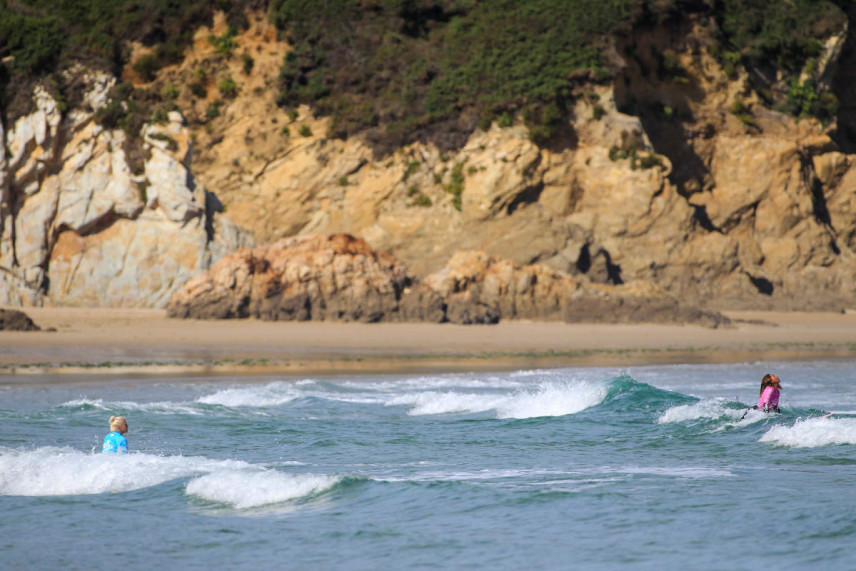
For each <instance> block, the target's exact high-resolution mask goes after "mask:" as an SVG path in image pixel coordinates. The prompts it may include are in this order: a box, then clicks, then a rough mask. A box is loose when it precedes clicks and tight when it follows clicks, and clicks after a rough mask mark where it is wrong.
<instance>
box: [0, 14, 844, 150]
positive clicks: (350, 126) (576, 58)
mask: <svg viewBox="0 0 856 571" xmlns="http://www.w3.org/2000/svg"><path fill="white" fill-rule="evenodd" d="M852 5H853V1H852V0H788V1H787V2H784V1H781V0H527V1H525V2H521V1H519V0H183V1H180V2H179V1H176V0H3V1H2V2H0V59H4V58H8V57H9V56H11V58H10V59H7V61H6V63H2V64H0V113H2V114H3V118H4V121H6V122H7V124H8V119H9V118H10V117H11V118H13V119H14V118H15V117H17V116H19V115H21V114H23V113H25V112H28V111H29V109H27V106H28V105H31V102H30V93H31V89H32V84H33V82H35V81H37V80H42V79H45V78H49V81H48V82H47V84H48V86H49V89H50V90H51V92H52V94H53V95H54V97H56V98H57V100H58V101H60V103H61V104H62V105H63V106H66V107H71V106H74V105H75V104H76V103H77V102H78V98H79V96H80V95H81V94H80V93H79V89H76V88H75V85H74V81H73V80H72V81H71V82H69V81H67V80H66V79H64V78H63V77H62V76H61V75H60V74H57V73H56V72H57V71H61V70H63V69H66V68H68V67H69V66H70V65H71V64H72V63H75V62H78V61H80V62H83V63H86V64H87V65H89V66H90V67H95V68H100V69H109V70H111V71H113V72H114V73H116V74H117V75H118V74H119V73H120V72H121V71H122V70H123V69H124V68H125V67H126V66H132V68H133V70H134V71H135V73H136V74H137V75H138V76H140V77H142V78H143V79H152V78H153V77H154V76H155V75H156V74H157V73H158V71H159V70H160V68H161V67H163V66H164V65H167V64H170V63H175V62H177V61H179V60H181V58H182V57H183V53H184V49H185V47H186V46H187V45H188V44H189V42H190V41H191V38H192V35H193V33H194V32H195V31H196V30H197V29H198V28H199V26H202V25H210V24H211V20H212V15H213V13H214V11H216V10H222V11H224V12H226V14H227V20H228V23H229V25H230V29H232V30H235V29H239V28H242V27H244V26H245V24H246V20H245V18H246V15H247V11H248V10H249V9H257V10H268V12H269V14H270V17H271V19H272V21H273V22H274V23H275V24H276V25H277V27H278V28H279V29H280V30H281V32H282V33H283V35H284V37H286V38H287V39H288V40H289V41H290V43H291V44H292V46H293V48H294V49H293V50H292V51H290V52H289V53H288V55H287V57H286V60H285V62H284V64H283V67H282V70H281V74H280V78H279V82H280V93H279V96H278V101H279V103H280V104H281V105H283V106H285V107H286V108H291V107H293V106H295V105H297V104H300V103H308V104H310V105H311V106H312V107H313V108H314V109H315V110H316V112H317V113H320V114H324V115H328V116H330V117H331V118H332V126H331V129H330V133H329V135H332V136H337V137H347V136H349V135H352V134H355V133H365V134H367V139H368V141H369V142H370V143H373V144H374V145H375V147H376V149H378V150H379V151H382V152H384V151H389V150H392V149H394V148H396V147H398V146H400V145H401V144H404V143H408V142H411V141H413V140H429V139H430V140H432V141H434V142H435V143H437V144H438V145H439V146H440V147H441V148H443V149H452V148H457V147H459V146H460V145H461V144H462V143H463V142H464V141H465V140H466V138H467V136H468V135H469V134H470V133H471V132H472V130H473V129H475V128H476V127H477V126H479V125H481V126H483V127H484V126H487V125H489V124H490V123H491V121H492V120H494V119H495V120H497V121H499V122H504V123H509V122H510V121H511V118H512V117H514V116H520V117H522V118H523V119H524V121H525V122H526V124H527V126H528V127H529V130H530V133H531V136H532V138H533V140H534V141H536V142H537V143H539V144H548V143H550V142H551V140H553V139H554V138H555V137H557V136H558V135H560V134H561V133H560V126H561V124H562V122H563V121H562V119H563V118H565V117H566V116H567V110H568V108H569V106H570V103H571V99H572V97H573V92H574V90H575V88H576V87H578V86H580V85H581V84H585V83H590V82H596V81H610V80H612V78H613V76H614V75H615V74H616V73H620V70H619V68H618V67H617V65H616V64H617V63H618V62H616V61H610V60H609V58H608V57H607V55H606V54H608V53H609V50H608V49H606V48H607V46H608V45H610V44H611V43H612V42H613V41H614V39H615V37H616V36H618V35H628V34H633V33H634V30H636V29H639V28H651V27H662V29H663V30H670V33H671V32H674V31H675V30H678V29H680V26H678V25H676V24H677V23H679V22H681V21H686V19H687V18H690V17H694V18H696V19H697V20H698V21H702V22H713V23H714V28H715V29H714V33H713V36H714V37H715V38H716V40H717V42H716V43H717V47H716V50H715V51H716V55H717V56H718V57H719V58H720V61H721V62H722V63H723V65H724V66H726V68H731V69H736V68H739V67H744V68H745V69H747V70H748V71H750V76H751V77H752V78H753V82H754V87H755V89H756V90H757V91H758V92H759V93H760V94H761V95H762V97H765V99H766V101H767V103H768V105H770V106H771V107H774V106H779V107H781V108H782V109H783V110H785V111H788V112H790V113H793V114H794V115H802V116H824V117H827V118H830V117H832V116H834V114H835V113H836V111H837V102H836V101H834V98H830V97H829V96H828V94H824V93H823V92H822V91H821V90H820V88H819V87H818V85H817V84H816V83H812V82H799V81H798V80H797V78H798V77H799V74H800V72H801V71H802V70H805V69H808V70H810V69H811V68H812V66H813V65H817V60H818V57H819V55H820V54H821V51H822V48H823V45H822V41H823V40H824V39H825V38H827V37H828V36H829V35H830V34H832V33H835V32H837V31H839V30H841V29H842V27H843V24H844V23H845V22H846V21H847V19H848V16H847V13H848V11H853V10H852V9H851V7H852ZM230 40H231V36H230V35H229V34H228V33H227V34H226V35H225V36H221V37H219V38H217V37H212V38H211V41H212V43H214V44H215V45H216V46H218V48H220V49H221V51H222V53H223V55H224V57H228V56H229V54H231V48H230ZM129 41H137V42H141V43H142V44H143V45H145V46H148V47H150V48H151V49H152V52H151V55H148V56H145V57H144V58H139V59H138V60H137V61H134V62H132V61H130V59H129V56H130V50H129V44H128V42H129ZM245 64H246V65H249V64H247V62H245ZM765 78H783V79H781V81H784V82H785V83H784V84H785V85H786V88H785V89H779V90H778V92H776V91H775V90H772V89H769V88H770V83H771V81H774V80H775V81H780V80H776V79H774V80H770V79H765ZM194 87H195V90H193V89H192V91H194V93H199V92H200V91H201V90H200V89H199V88H200V87H201V86H194ZM226 87H227V88H228V87H229V86H226ZM123 93H125V94H126V95H128V96H129V97H132V98H133V99H134V101H133V103H134V104H135V105H136V107H137V108H139V109H146V110H148V108H149V107H152V105H153V104H152V99H153V98H154V99H157V97H155V96H152V95H150V94H146V93H140V92H138V91H134V90H130V89H127V88H126V89H124V91H123ZM117 95H118V94H117ZM224 96H225V95H224ZM120 103H121V102H119V103H117V105H119V104H120ZM121 107H122V108H123V109H124V108H126V107H128V105H127V102H126V104H125V105H122V106H121ZM121 114H122V113H121V112H120V110H119V109H114V110H112V111H111V112H108V113H106V114H104V117H105V118H106V121H107V123H110V122H111V121H112V122H113V123H116V124H118V123H123V124H127V125H130V126H136V125H137V124H139V122H140V121H139V118H136V119H135V118H133V117H121V116H120V115H121Z"/></svg>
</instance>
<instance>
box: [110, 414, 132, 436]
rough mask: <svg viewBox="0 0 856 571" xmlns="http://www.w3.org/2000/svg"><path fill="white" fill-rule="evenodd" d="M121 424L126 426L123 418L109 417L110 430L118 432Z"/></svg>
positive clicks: (126, 422)
mask: <svg viewBox="0 0 856 571" xmlns="http://www.w3.org/2000/svg"><path fill="white" fill-rule="evenodd" d="M123 424H128V421H127V420H125V417H124V416H111V417H110V430H114V431H116V432H119V428H120V427H121V426H122V425H123Z"/></svg>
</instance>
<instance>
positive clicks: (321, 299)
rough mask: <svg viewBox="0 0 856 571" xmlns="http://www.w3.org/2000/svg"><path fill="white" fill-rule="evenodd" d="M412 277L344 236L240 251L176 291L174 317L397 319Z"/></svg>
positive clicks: (296, 240)
mask: <svg viewBox="0 0 856 571" xmlns="http://www.w3.org/2000/svg"><path fill="white" fill-rule="evenodd" d="M408 281H409V277H408V275H407V273H406V271H405V270H404V268H403V267H402V266H401V265H400V264H399V263H398V261H397V260H395V259H394V258H393V257H392V256H390V255H388V254H383V253H378V252H375V251H373V250H372V249H371V248H370V247H369V246H368V244H367V243H366V242H365V241H364V240H360V239H357V238H354V237H352V236H348V235H344V234H340V235H334V236H329V237H308V238H287V239H285V240H280V241H278V242H276V243H274V244H271V245H270V246H263V247H258V248H255V249H253V250H241V251H239V252H236V253H235V254H232V255H229V256H226V257H225V258H224V259H222V260H220V261H219V262H218V263H217V264H215V265H214V267H212V268H211V270H210V271H208V272H206V273H204V274H200V275H198V276H196V277H194V278H193V279H191V280H190V281H189V282H188V283H187V284H186V285H185V286H184V287H183V288H182V289H181V290H179V291H177V292H176V293H175V295H174V296H173V297H172V300H171V301H170V303H169V306H168V308H167V311H168V313H169V315H170V316H172V317H195V318H202V319H206V318H220V319H224V318H234V317H250V316H252V317H257V318H260V319H265V320H270V321H277V320H283V321H307V320H316V321H330V320H332V321H362V322H375V321H395V320H397V312H398V300H399V298H400V297H401V293H402V291H403V290H404V288H405V287H406V286H407V284H408Z"/></svg>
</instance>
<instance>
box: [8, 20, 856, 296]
mask: <svg viewBox="0 0 856 571" xmlns="http://www.w3.org/2000/svg"><path fill="white" fill-rule="evenodd" d="M224 31H225V24H224V23H223V21H222V19H218V20H216V21H215V26H214V29H213V30H206V29H203V30H200V31H199V32H198V33H197V41H196V43H195V45H194V48H193V50H192V51H191V53H189V54H188V55H187V57H186V58H185V61H184V63H182V64H181V65H180V66H173V67H171V68H166V69H164V70H162V71H161V72H160V75H159V77H158V79H156V80H155V82H154V83H151V84H147V85H148V87H150V88H161V87H162V86H163V85H166V84H169V85H176V86H186V85H188V84H190V83H192V82H193V81H195V80H199V76H200V74H199V72H198V70H199V69H205V70H208V71H207V72H206V74H205V78H204V79H203V80H202V81H204V82H207V83H206V86H207V91H206V94H205V95H204V96H199V94H196V95H192V94H191V93H190V92H189V90H187V89H182V90H181V93H180V94H179V95H178V97H177V98H176V100H175V102H176V104H177V106H178V108H180V109H181V113H180V114H179V113H172V114H170V116H169V120H168V121H167V122H166V123H164V124H162V125H154V126H149V127H146V128H145V130H144V132H143V133H142V134H141V136H142V137H143V138H144V141H145V149H146V153H145V155H146V158H145V161H144V168H143V169H142V170H139V169H138V172H134V169H133V167H131V166H129V159H128V153H126V151H125V150H124V149H126V148H127V144H126V141H125V135H124V134H123V133H122V132H120V131H110V130H104V129H102V128H101V127H99V126H98V125H97V124H96V123H95V121H94V119H93V110H94V109H98V108H99V107H100V106H103V105H105V104H106V91H107V88H108V87H109V85H110V84H111V82H112V81H115V79H114V78H110V77H106V76H100V75H97V74H93V77H92V79H91V81H89V82H88V83H89V84H90V85H91V89H90V91H89V92H88V93H90V95H89V96H88V98H87V101H88V104H87V108H85V109H74V110H71V111H70V112H68V113H66V114H65V115H62V114H60V113H59V112H58V111H57V110H56V104H55V102H53V100H52V99H51V98H50V97H49V96H47V95H46V93H44V92H43V91H37V92H36V93H35V94H34V98H35V100H36V103H37V107H38V111H36V112H35V113H33V114H31V115H29V116H26V117H22V118H20V119H18V120H17V121H16V122H15V123H14V124H13V125H7V126H6V129H7V130H6V133H5V138H6V141H7V149H8V150H7V153H6V156H5V157H3V158H0V192H2V193H3V194H2V196H3V200H2V205H0V236H2V241H0V267H2V269H3V270H4V271H0V302H4V303H17V304H28V303H41V302H42V301H43V300H44V299H45V296H47V298H49V299H50V300H51V301H53V302H55V303H64V304H82V305H134V306H163V305H165V304H166V302H167V301H168V299H169V296H170V295H171V293H172V292H173V291H175V290H176V289H177V288H178V287H179V286H181V285H182V284H183V283H184V282H185V281H187V279H189V278H190V277H191V276H193V275H195V274H198V273H200V272H201V271H202V270H204V269H206V268H207V267H209V266H210V265H211V263H212V262H213V261H214V260H216V259H218V258H220V257H222V256H223V255H224V254H225V253H226V252H229V251H231V250H234V249H235V248H237V247H238V246H240V245H249V244H250V243H251V240H254V241H255V242H257V243H268V242H274V241H275V240H278V239H280V238H285V237H293V236H309V235H326V234H334V233H343V232H345V233H349V234H353V235H355V236H358V237H361V238H363V239H365V240H366V241H367V242H368V244H369V245H370V246H371V247H372V248H374V249H377V250H383V251H387V252H390V253H392V254H393V255H394V256H395V257H396V258H397V259H398V260H400V261H401V262H403V263H404V264H405V265H406V266H407V268H408V270H409V271H410V272H412V274H413V275H414V276H415V277H416V278H424V277H426V276H428V275H429V274H432V273H434V272H437V271H438V270H440V269H441V268H442V267H443V266H444V265H445V264H446V263H447V262H448V261H449V259H450V258H451V257H452V256H453V255H454V254H455V253H457V252H459V251H463V250H478V251H483V252H486V253H487V254H488V255H492V256H497V257H499V258H503V259H507V260H509V261H510V262H511V263H514V264H517V265H526V264H532V263H537V264H543V265H546V266H548V267H549V268H550V269H551V270H555V271H560V272H563V273H567V274H569V275H573V276H575V278H576V279H579V280H582V281H584V282H595V283H604V284H630V283H633V282H636V281H640V280H644V281H648V282H653V283H655V284H657V285H658V286H659V287H660V288H661V289H662V290H664V291H666V292H668V293H670V294H672V295H674V296H676V297H679V298H681V299H682V300H685V301H688V302H691V303H695V304H699V305H703V306H707V307H711V308H724V307H731V308H734V307H742V308H749V307H754V308H770V307H777V308H792V309H833V308H836V309H837V308H842V307H846V306H849V305H850V304H851V303H852V298H853V295H852V292H853V286H854V283H853V282H854V275H856V274H854V270H856V259H854V252H856V219H854V216H853V212H854V208H856V193H854V191H856V168H854V161H856V159H854V155H851V154H848V153H847V152H846V151H847V149H844V148H841V147H839V146H838V145H837V144H836V143H835V142H834V140H833V138H832V137H831V136H830V135H831V134H833V133H834V131H835V127H836V126H835V125H834V124H832V125H827V126H823V125H821V124H820V123H818V122H817V121H816V120H808V119H802V120H797V119H794V118H792V117H789V116H786V115H784V114H780V113H776V112H773V111H769V110H767V109H765V108H764V107H763V106H762V105H761V103H760V102H759V101H758V100H757V98H756V96H754V95H753V94H752V93H751V92H750V91H748V90H747V89H746V87H745V85H746V82H745V78H744V77H740V76H739V75H738V76H737V77H728V76H727V75H726V73H725V72H724V71H723V70H722V69H721V68H720V66H719V65H718V64H717V63H716V61H715V60H714V59H713V58H711V57H710V56H709V54H708V51H707V49H706V47H705V37H704V32H703V31H701V30H689V31H686V30H685V31H683V32H682V34H681V35H680V36H679V37H672V36H670V35H669V33H666V32H664V31H662V30H661V31H652V32H650V33H647V34H641V35H637V36H636V37H634V38H633V39H632V42H629V43H628V45H625V46H619V49H618V50H617V51H616V53H615V54H613V56H614V57H615V58H617V59H620V60H621V61H622V66H623V67H622V72H621V73H620V74H619V76H618V77H617V79H616V81H615V83H614V84H613V85H591V86H588V87H586V88H585V89H581V90H580V92H579V93H577V94H576V98H575V101H576V103H575V106H574V108H573V109H572V113H571V120H570V121H569V123H568V124H567V125H565V126H563V128H562V129H560V131H559V135H558V136H557V137H556V138H555V139H554V141H553V142H552V143H551V144H550V145H549V146H548V147H546V148H539V147H538V146H536V145H535V144H533V143H532V142H531V141H530V139H529V137H528V132H527V130H526V128H525V127H523V126H522V125H521V124H517V125H511V126H504V127H500V126H498V125H497V124H493V125H492V126H491V127H490V128H488V129H484V130H478V131H476V132H475V133H474V134H473V135H472V136H471V137H470V138H469V140H468V141H467V143H466V145H465V146H463V147H462V148H461V149H460V150H458V151H456V152H451V153H442V152H441V151H439V150H438V149H436V148H435V147H433V146H432V145H428V144H421V143H416V144H413V145H410V146H408V147H405V148H402V149H400V150H399V151H397V152H395V153H393V154H391V155H389V156H385V157H380V158H378V157H376V156H375V155H374V154H373V152H372V149H371V148H370V147H369V146H368V145H367V144H365V143H364V142H361V141H360V140H358V139H357V138H352V139H349V140H347V141H340V140H333V139H327V138H326V137H325V132H326V130H327V124H326V120H324V119H319V118H315V117H313V116H312V115H311V112H310V110H309V109H308V108H301V109H299V113H298V114H297V115H296V116H289V115H288V114H287V113H286V112H285V111H283V110H282V109H280V108H279V107H277V106H276V104H275V102H274V94H275V89H274V82H275V78H276V74H277V72H278V69H279V65H280V64H281V61H282V58H283V57H284V54H285V53H286V52H287V50H288V46H286V45H285V44H283V43H281V42H278V41H277V40H276V34H275V31H274V30H273V28H272V27H271V26H270V25H269V24H268V23H267V21H266V19H265V18H264V17H261V16H259V17H255V18H254V19H252V24H251V26H250V28H249V29H248V30H247V31H245V32H243V33H241V34H239V35H238V36H237V37H236V38H235V41H236V43H237V46H238V47H237V49H236V51H235V53H236V54H241V53H243V54H250V55H251V56H252V59H253V62H254V64H253V66H252V68H251V70H250V71H247V70H246V68H245V67H244V69H242V65H241V60H240V59H239V58H238V57H234V56H233V57H232V58H224V57H222V56H221V55H218V54H217V52H216V51H215V49H214V47H213V46H212V45H210V44H209V43H208V42H206V41H205V38H206V37H208V36H209V35H210V34H214V35H220V34H223V33H224ZM844 37H845V36H844V35H842V36H840V37H838V38H837V39H836V38H831V39H830V42H829V43H828V46H827V47H828V53H829V54H830V56H835V54H836V49H837V46H838V47H840V44H841V43H842V42H843V41H844ZM665 50H672V51H673V53H674V57H673V61H672V63H671V64H670V65H671V66H672V67H671V68H670V69H671V71H674V69H675V68H676V66H677V68H679V69H680V70H681V74H680V81H675V78H674V77H670V76H669V74H668V73H660V72H659V71H663V70H658V66H662V65H663V64H662V61H663V58H662V57H661V54H662V53H663V52H664V51H665ZM244 61H246V60H244ZM830 61H831V62H832V63H834V57H832V58H831V60H830ZM675 62H677V64H676V63H675ZM827 69H832V67H831V66H826V67H823V68H822V69H819V70H818V71H817V73H818V74H823V73H824V72H825V71H826V70H827ZM79 73H81V74H83V73H87V72H84V71H79ZM830 73H831V72H830ZM224 77H231V78H234V79H235V81H236V83H237V85H238V90H237V93H235V92H230V93H229V96H228V97H226V96H224V95H223V94H222V93H218V90H217V88H216V86H217V84H218V81H220V80H221V79H222V78H224ZM124 79H125V80H136V81H137V83H138V84H139V85H143V84H142V83H141V82H140V81H139V80H138V79H136V78H134V77H131V76H128V77H125V78H124ZM218 101H219V103H218ZM737 103H739V106H738V105H736V104H737ZM212 106H213V107H215V108H216V113H212V112H211V109H212Z"/></svg>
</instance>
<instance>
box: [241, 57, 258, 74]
mask: <svg viewBox="0 0 856 571" xmlns="http://www.w3.org/2000/svg"><path fill="white" fill-rule="evenodd" d="M241 61H242V62H243V70H244V75H250V74H251V73H252V72H253V67H254V66H255V65H256V60H254V59H253V56H251V55H250V54H243V55H242V56H241Z"/></svg>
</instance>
